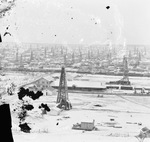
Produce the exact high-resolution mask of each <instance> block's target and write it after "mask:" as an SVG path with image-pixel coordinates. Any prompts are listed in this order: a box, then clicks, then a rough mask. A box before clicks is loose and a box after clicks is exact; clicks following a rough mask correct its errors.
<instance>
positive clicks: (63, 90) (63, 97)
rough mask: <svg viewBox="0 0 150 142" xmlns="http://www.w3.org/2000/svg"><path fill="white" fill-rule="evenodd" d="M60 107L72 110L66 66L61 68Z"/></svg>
mask: <svg viewBox="0 0 150 142" xmlns="http://www.w3.org/2000/svg"><path fill="white" fill-rule="evenodd" d="M57 103H58V106H57V107H58V108H61V109H65V110H70V109H71V108H72V106H71V103H70V101H69V98H68V88H67V79H66V72H65V67H62V69H61V75H60V82H59V88H58V95H57Z"/></svg>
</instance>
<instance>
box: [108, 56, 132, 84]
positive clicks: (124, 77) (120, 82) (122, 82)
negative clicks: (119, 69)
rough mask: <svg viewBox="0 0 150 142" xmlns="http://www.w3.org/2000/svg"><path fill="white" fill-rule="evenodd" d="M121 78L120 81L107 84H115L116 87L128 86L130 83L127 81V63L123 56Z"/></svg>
mask: <svg viewBox="0 0 150 142" xmlns="http://www.w3.org/2000/svg"><path fill="white" fill-rule="evenodd" d="M123 70H124V72H123V78H122V79H121V80H118V81H110V82H109V83H107V84H117V85H130V84H131V83H130V81H129V77H128V73H129V70H128V62H127V58H126V57H125V56H124V58H123Z"/></svg>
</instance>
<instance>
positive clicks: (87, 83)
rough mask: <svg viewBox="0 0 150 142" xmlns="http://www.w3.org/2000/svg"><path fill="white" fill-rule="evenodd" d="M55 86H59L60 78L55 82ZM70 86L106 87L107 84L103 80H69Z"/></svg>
mask: <svg viewBox="0 0 150 142" xmlns="http://www.w3.org/2000/svg"><path fill="white" fill-rule="evenodd" d="M53 85H54V86H59V80H57V81H55V82H54V83H53ZM67 85H68V87H72V86H76V87H85V88H105V86H104V85H103V84H102V83H101V82H92V81H79V80H78V81H77V80H73V81H67Z"/></svg>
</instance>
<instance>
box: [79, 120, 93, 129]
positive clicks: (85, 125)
mask: <svg viewBox="0 0 150 142" xmlns="http://www.w3.org/2000/svg"><path fill="white" fill-rule="evenodd" d="M81 129H83V130H87V131H92V130H93V129H94V121H93V122H81Z"/></svg>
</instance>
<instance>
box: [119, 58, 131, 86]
mask: <svg viewBox="0 0 150 142" xmlns="http://www.w3.org/2000/svg"><path fill="white" fill-rule="evenodd" d="M123 69H124V72H123V78H122V79H121V80H120V82H121V83H122V84H124V85H130V81H129V77H128V73H129V69H128V61H127V58H126V57H125V56H124V58H123Z"/></svg>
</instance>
